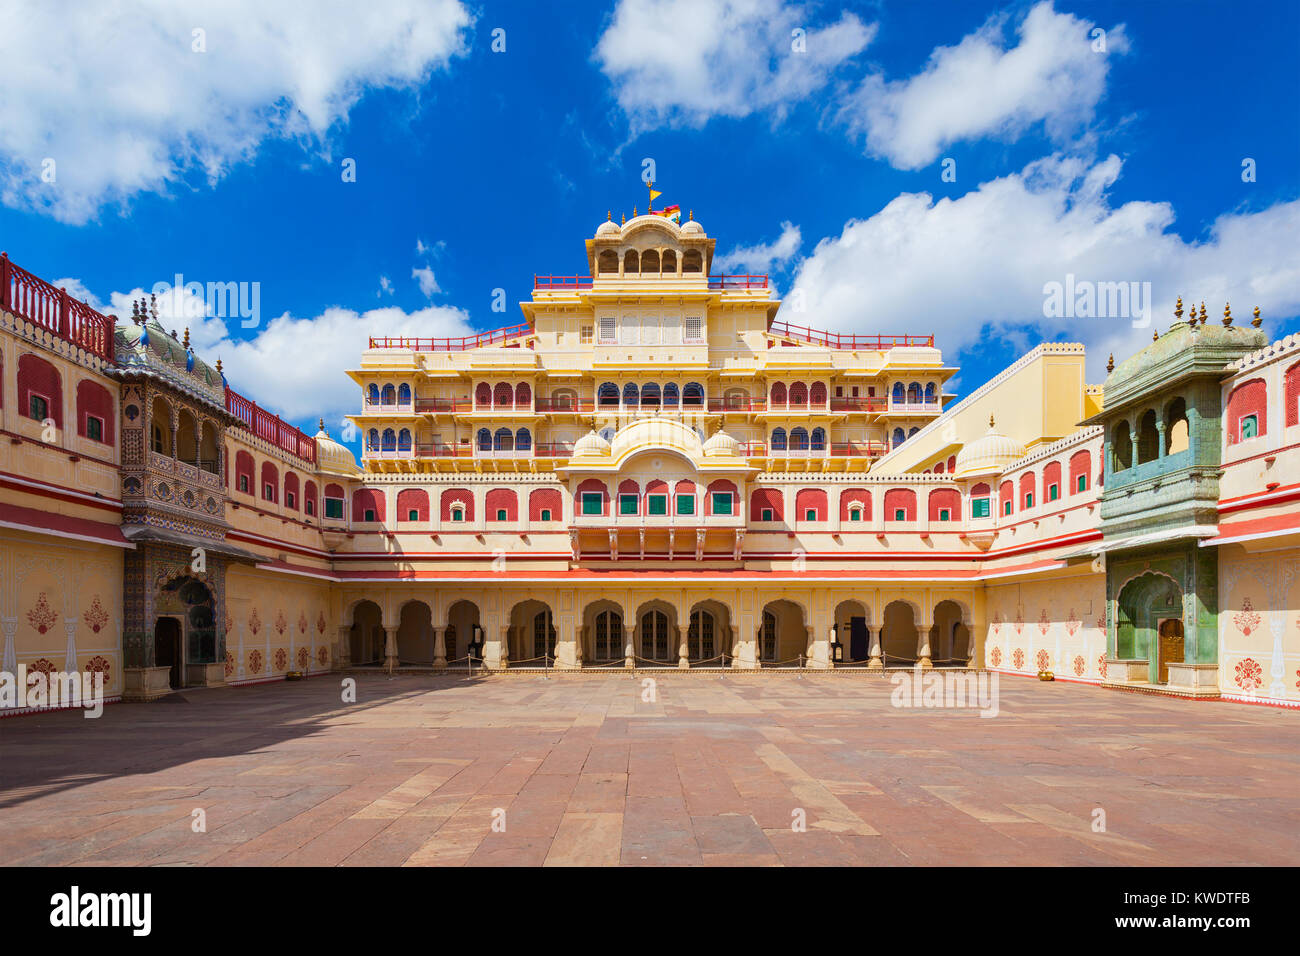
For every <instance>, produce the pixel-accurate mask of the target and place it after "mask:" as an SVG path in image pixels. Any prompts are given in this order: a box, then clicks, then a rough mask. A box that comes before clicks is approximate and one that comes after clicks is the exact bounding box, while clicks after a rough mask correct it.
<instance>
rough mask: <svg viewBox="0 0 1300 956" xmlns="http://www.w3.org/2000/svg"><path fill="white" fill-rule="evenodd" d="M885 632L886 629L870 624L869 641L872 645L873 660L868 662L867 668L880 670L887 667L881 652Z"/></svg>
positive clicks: (868, 628) (868, 626)
mask: <svg viewBox="0 0 1300 956" xmlns="http://www.w3.org/2000/svg"><path fill="white" fill-rule="evenodd" d="M883 631H884V627H882V626H880V625H877V626H876V627H872V626H871V625H870V624H868V625H867V635H868V636H867V640H868V641H870V643H871V659H870V660H869V661H867V667H869V668H872V669H879V668H882V667H884V666H885V662H884V661H883V660H882V659H881V652H880V638H881V634H882V632H883Z"/></svg>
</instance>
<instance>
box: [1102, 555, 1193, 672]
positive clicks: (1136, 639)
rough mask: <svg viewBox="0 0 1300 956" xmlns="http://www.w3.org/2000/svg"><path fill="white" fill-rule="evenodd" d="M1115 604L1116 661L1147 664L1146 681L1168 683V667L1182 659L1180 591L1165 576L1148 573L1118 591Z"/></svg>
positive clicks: (1183, 636) (1181, 599) (1183, 651)
mask: <svg viewBox="0 0 1300 956" xmlns="http://www.w3.org/2000/svg"><path fill="white" fill-rule="evenodd" d="M1116 604H1117V608H1116V620H1115V656H1116V658H1117V659H1119V660H1146V661H1147V662H1148V678H1147V679H1148V680H1150V681H1152V682H1154V683H1167V682H1168V680H1169V665H1170V664H1178V663H1182V662H1183V660H1184V659H1185V657H1184V655H1185V653H1186V650H1185V648H1186V643H1185V642H1186V636H1185V633H1184V630H1183V589H1182V588H1181V587H1179V585H1178V582H1177V581H1175V580H1174V579H1173V578H1171V577H1169V576H1168V575H1166V574H1160V573H1158V572H1155V571H1147V572H1145V573H1144V574H1140V575H1138V576H1137V577H1136V578H1133V579H1132V580H1130V581H1128V582H1127V583H1126V584H1125V585H1124V586H1123V587H1122V588H1121V589H1120V592H1119V600H1118V601H1117V602H1116Z"/></svg>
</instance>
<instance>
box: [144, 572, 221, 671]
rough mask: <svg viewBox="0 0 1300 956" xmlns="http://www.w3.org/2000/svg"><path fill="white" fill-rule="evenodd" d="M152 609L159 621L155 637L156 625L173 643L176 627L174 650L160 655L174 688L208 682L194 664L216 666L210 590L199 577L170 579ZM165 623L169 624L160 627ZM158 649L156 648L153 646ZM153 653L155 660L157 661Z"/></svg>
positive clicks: (168, 650)
mask: <svg viewBox="0 0 1300 956" xmlns="http://www.w3.org/2000/svg"><path fill="white" fill-rule="evenodd" d="M155 610H156V612H157V614H158V620H157V622H156V624H155V636H156V634H157V627H158V625H162V626H163V628H164V631H165V637H164V639H165V640H166V641H168V642H170V641H172V636H171V628H172V627H173V625H174V626H175V628H176V635H175V641H176V646H175V648H174V649H172V648H170V647H169V648H167V649H165V650H163V651H162V653H164V654H166V655H168V657H167V660H166V663H165V665H164V663H163V662H159V663H158V666H159V667H162V666H167V667H169V668H171V670H172V678H171V680H172V684H171V686H172V687H173V688H180V687H186V686H190V685H199V686H202V685H203V684H205V683H207V679H206V678H205V676H204V673H203V671H204V668H201V667H200V668H197V669H196V668H195V667H194V665H203V664H215V663H217V646H218V644H219V641H218V640H217V625H216V614H215V612H214V610H213V599H212V591H211V590H209V589H208V586H207V585H206V584H204V583H203V582H202V581H200V580H199V579H198V578H195V577H190V576H189V575H186V576H184V577H179V578H173V579H172V580H170V581H168V582H167V583H166V584H165V585H163V586H162V587H161V588H159V590H158V598H157V603H156V605H155ZM164 620H170V621H171V623H169V624H163V621H164ZM155 647H157V645H155ZM158 653H159V652H158V651H157V650H155V655H154V659H155V660H157V657H158Z"/></svg>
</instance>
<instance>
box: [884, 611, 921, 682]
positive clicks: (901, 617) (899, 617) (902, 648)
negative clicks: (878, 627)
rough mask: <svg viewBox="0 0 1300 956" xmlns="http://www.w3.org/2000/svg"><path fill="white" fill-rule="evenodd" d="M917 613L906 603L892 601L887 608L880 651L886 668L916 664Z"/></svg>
mask: <svg viewBox="0 0 1300 956" xmlns="http://www.w3.org/2000/svg"><path fill="white" fill-rule="evenodd" d="M916 637H917V634H916V611H915V609H914V608H913V607H912V605H911V604H909V603H908V602H906V601H892V602H890V603H889V604H887V605H886V606H885V615H884V629H883V631H882V633H881V636H880V649H881V652H882V653H883V654H884V659H885V666H886V667H888V666H890V665H891V664H892V665H894V666H896V667H897V666H909V667H910V666H911V665H912V664H915V663H916V660H917V657H916Z"/></svg>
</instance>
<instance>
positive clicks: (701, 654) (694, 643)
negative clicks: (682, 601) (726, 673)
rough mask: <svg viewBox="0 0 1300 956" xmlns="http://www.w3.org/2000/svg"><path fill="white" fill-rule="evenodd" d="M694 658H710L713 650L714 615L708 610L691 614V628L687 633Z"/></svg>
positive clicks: (698, 659)
mask: <svg viewBox="0 0 1300 956" xmlns="http://www.w3.org/2000/svg"><path fill="white" fill-rule="evenodd" d="M686 640H687V644H688V645H689V647H690V653H691V659H692V660H697V661H700V660H705V661H706V660H709V659H710V658H711V657H713V656H714V651H713V615H712V614H710V613H709V612H708V611H696V612H695V613H694V614H692V615H691V628H690V631H689V632H687V635H686Z"/></svg>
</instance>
